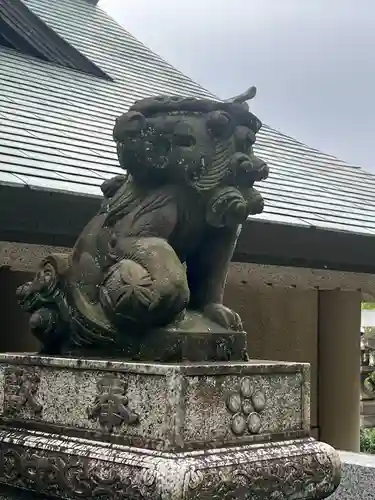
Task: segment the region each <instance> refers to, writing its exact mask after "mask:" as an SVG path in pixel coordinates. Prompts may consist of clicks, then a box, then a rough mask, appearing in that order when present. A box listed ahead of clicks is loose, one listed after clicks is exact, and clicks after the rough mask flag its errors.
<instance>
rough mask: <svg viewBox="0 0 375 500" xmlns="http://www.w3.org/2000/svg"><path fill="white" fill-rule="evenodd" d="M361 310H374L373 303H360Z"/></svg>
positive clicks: (374, 305) (374, 303) (374, 304)
mask: <svg viewBox="0 0 375 500" xmlns="http://www.w3.org/2000/svg"><path fill="white" fill-rule="evenodd" d="M361 308H362V309H375V302H362V305H361Z"/></svg>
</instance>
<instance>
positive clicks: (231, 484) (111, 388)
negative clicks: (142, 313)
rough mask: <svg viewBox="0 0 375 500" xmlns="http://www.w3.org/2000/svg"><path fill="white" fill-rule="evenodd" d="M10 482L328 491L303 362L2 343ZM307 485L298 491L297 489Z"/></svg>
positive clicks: (36, 487) (266, 494) (82, 494)
mask: <svg viewBox="0 0 375 500" xmlns="http://www.w3.org/2000/svg"><path fill="white" fill-rule="evenodd" d="M0 374H1V375H0V399H1V404H0V483H2V484H6V485H9V486H14V487H17V488H25V489H27V490H28V491H32V492H35V493H37V494H40V493H43V494H46V495H50V496H57V497H60V498H68V499H72V500H75V499H79V498H98V499H103V500H104V499H108V500H117V499H118V500H120V499H123V498H131V499H133V498H134V499H135V498H137V499H143V500H148V499H149V500H190V499H191V500H193V499H194V500H197V499H199V500H211V499H213V498H217V499H220V500H233V499H238V500H264V499H266V498H267V499H271V500H284V499H285V500H286V499H289V498H299V499H306V500H307V499H320V498H325V497H327V496H328V495H329V494H330V493H331V492H332V491H333V490H334V489H335V488H336V486H337V484H338V482H339V477H340V464H339V460H338V456H337V454H336V452H335V451H334V450H333V449H332V448H331V447H329V446H328V445H325V444H322V443H318V442H317V441H315V440H314V439H311V438H310V437H309V430H310V422H309V370H308V366H307V365H305V364H301V363H274V362H267V361H250V362H247V363H243V362H241V363H205V364H202V363H186V364H156V363H135V362H133V363H130V362H124V361H115V360H111V361H105V360H100V359H98V360H94V359H91V360H90V359H84V358H76V359H74V358H64V357H49V356H44V357H43V356H32V355H11V354H3V355H0ZM296 495H297V496H296Z"/></svg>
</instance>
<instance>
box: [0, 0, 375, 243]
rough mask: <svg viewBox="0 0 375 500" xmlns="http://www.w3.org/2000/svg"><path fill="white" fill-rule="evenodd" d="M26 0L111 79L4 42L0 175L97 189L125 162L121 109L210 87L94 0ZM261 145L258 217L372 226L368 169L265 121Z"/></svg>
mask: <svg viewBox="0 0 375 500" xmlns="http://www.w3.org/2000/svg"><path fill="white" fill-rule="evenodd" d="M23 1H24V3H25V4H26V5H27V6H28V7H29V9H31V10H32V11H33V12H34V13H35V14H37V15H38V16H39V17H40V18H41V19H42V20H43V21H44V22H45V23H46V24H47V25H48V26H49V27H50V28H52V29H53V30H55V32H56V33H57V34H58V35H60V36H61V37H62V38H64V39H65V40H66V41H67V42H68V43H69V44H70V45H72V46H73V47H74V48H75V49H77V50H78V51H79V52H80V53H81V54H82V55H84V56H85V57H86V58H88V59H89V60H90V61H91V62H92V63H94V64H95V65H96V66H98V67H99V68H100V69H101V70H102V71H103V72H104V73H105V74H107V75H108V76H109V77H110V78H111V79H112V80H113V81H106V80H104V79H102V78H98V77H95V76H92V75H90V74H85V73H83V72H78V71H74V70H71V69H68V68H64V67H61V66H58V65H56V64H51V63H48V62H45V61H41V60H38V59H37V58H32V57H29V56H26V55H23V54H21V53H18V52H16V51H14V50H11V49H6V48H2V47H0V183H1V184H3V185H4V184H7V185H13V186H18V187H21V186H24V185H27V186H29V187H31V188H35V189H43V190H55V191H65V192H71V193H75V194H77V195H85V196H90V197H92V196H100V195H101V192H100V189H99V186H100V184H101V183H102V182H103V179H107V178H109V177H111V176H113V175H115V174H118V173H119V172H120V169H119V167H118V164H117V159H116V151H115V145H114V143H113V141H112V128H113V124H114V119H115V117H116V116H117V115H118V114H119V113H121V112H123V111H124V110H126V109H127V108H128V107H129V105H131V104H132V103H133V102H134V100H136V99H139V98H142V97H146V96H149V95H153V94H159V93H162V94H168V93H170V94H179V95H186V96H188V95H193V96H210V97H212V94H210V93H209V92H208V91H207V90H205V89H203V88H202V87H200V86H199V85H198V84H196V83H194V82H193V81H192V80H191V79H189V78H188V77H186V76H185V75H183V74H182V73H180V72H179V71H177V70H176V69H175V68H173V67H172V66H170V65H169V64H167V63H166V62H165V61H164V60H163V59H161V58H160V57H159V56H157V55H156V54H154V53H153V52H151V51H150V50H149V49H147V48H146V47H145V46H144V45H143V44H142V43H140V42H139V41H137V40H136V39H135V38H134V37H133V36H132V35H130V34H129V33H128V32H127V31H125V30H124V29H123V28H122V27H121V26H119V25H118V24H117V23H116V22H115V21H114V20H112V19H111V18H110V17H109V16H108V15H107V14H106V13H105V12H103V11H102V10H101V9H100V7H98V6H96V5H94V4H95V2H89V1H88V0H23ZM250 83H251V82H250ZM241 90H243V89H239V91H241ZM259 90H260V91H261V89H259ZM260 118H261V117H260ZM306 119H308V117H306ZM256 150H257V154H258V155H259V156H260V157H262V158H263V159H265V160H266V161H268V163H269V165H270V169H271V174H270V177H269V179H267V181H265V182H263V183H261V184H259V186H258V187H259V189H260V190H261V191H262V193H263V195H264V197H265V199H266V208H265V211H264V213H263V214H261V215H260V216H258V217H257V218H258V219H261V220H264V221H269V222H273V223H282V224H288V225H298V226H302V227H306V228H308V227H317V228H320V229H321V228H323V229H328V230H333V231H335V230H336V231H349V232H353V233H359V234H369V235H372V234H375V178H374V177H373V176H372V175H371V174H369V173H367V172H365V171H364V170H362V169H361V168H358V167H354V166H350V165H347V164H346V163H344V162H342V161H340V160H339V159H337V158H335V157H333V156H330V155H327V154H323V153H320V152H319V151H316V150H315V149H312V148H309V147H308V146H305V145H303V144H301V143H300V142H298V141H296V140H294V139H292V138H290V137H288V136H286V135H284V134H282V133H280V132H277V131H275V130H273V129H272V128H270V127H268V126H266V125H265V126H264V127H263V128H262V130H261V132H260V133H259V135H258V139H257V146H256Z"/></svg>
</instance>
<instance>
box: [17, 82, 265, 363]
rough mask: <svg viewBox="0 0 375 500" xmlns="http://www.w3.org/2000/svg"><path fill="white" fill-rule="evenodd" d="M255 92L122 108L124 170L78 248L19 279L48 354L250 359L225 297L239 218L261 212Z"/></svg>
mask: <svg viewBox="0 0 375 500" xmlns="http://www.w3.org/2000/svg"><path fill="white" fill-rule="evenodd" d="M254 96H255V88H254V87H252V88H251V89H249V91H248V92H246V93H244V94H242V95H240V96H237V97H236V98H233V99H231V100H229V101H227V102H217V101H214V100H210V99H197V98H193V97H190V98H186V97H181V96H156V97H150V98H147V99H142V100H141V101H138V102H136V103H135V104H134V105H133V106H132V107H131V108H130V109H129V111H127V112H126V113H124V114H122V115H121V116H119V117H118V119H117V120H116V123H115V125H114V129H113V138H114V140H115V142H116V146H117V154H118V160H119V164H120V166H121V167H122V168H123V169H124V170H125V171H126V173H124V175H120V176H117V177H115V178H113V179H111V180H108V181H106V182H104V184H103V186H102V191H103V195H104V199H103V203H102V206H101V209H100V210H99V213H98V214H97V215H96V216H95V217H94V218H93V219H92V220H91V221H89V222H88V224H87V226H86V228H85V229H84V230H83V231H82V233H81V235H80V236H79V238H78V240H77V242H76V244H75V246H74V248H73V250H72V252H71V253H67V254H51V255H49V256H48V257H47V258H46V259H44V260H43V262H42V263H41V265H40V268H39V271H38V273H37V274H36V276H35V278H34V280H33V281H32V282H31V283H26V284H25V285H23V286H22V287H20V288H19V289H18V298H19V301H20V304H21V306H22V307H23V308H24V309H25V310H26V311H28V312H29V313H30V314H31V317H30V328H31V330H32V332H33V333H34V335H35V336H36V337H37V338H38V339H39V340H40V341H41V343H42V345H43V351H42V352H43V353H47V354H55V355H56V354H70V353H75V354H76V355H82V353H83V352H85V353H87V352H89V351H90V353H89V354H88V355H89V356H95V355H99V356H108V355H110V356H121V357H122V358H124V359H130V360H134V359H142V360H147V361H153V360H156V359H157V360H159V361H174V362H181V361H184V360H185V359H187V360H189V361H205V360H218V361H222V360H236V361H238V360H242V359H243V356H244V351H245V350H246V349H245V348H246V345H244V333H243V327H242V322H241V318H240V317H239V315H238V314H237V313H235V312H234V311H232V310H231V309H229V308H228V307H225V306H224V305H223V303H222V300H223V291H224V286H225V281H226V276H227V272H228V268H229V264H230V261H231V258H232V255H233V251H234V248H235V245H236V241H237V238H238V236H239V233H240V229H241V224H242V223H243V222H245V221H246V219H247V217H248V216H249V215H251V214H256V213H260V212H261V211H262V210H263V198H262V196H261V195H260V193H258V191H257V190H256V189H254V183H256V182H258V181H262V180H264V179H266V178H267V176H268V167H267V165H266V164H265V163H264V162H263V161H262V160H260V159H259V158H257V157H256V156H255V155H254V151H253V144H254V142H255V138H256V133H257V132H258V131H259V129H260V128H261V125H262V124H261V122H260V121H259V120H258V118H257V117H256V116H254V115H253V114H252V113H250V112H249V106H248V105H247V103H246V100H247V99H251V98H253V97H254ZM228 332H230V333H231V335H228ZM188 333H194V334H203V333H205V334H206V335H205V338H204V337H203V336H202V338H198V335H193V336H192V338H191V339H188V338H184V335H185V336H186V334H188ZM225 333H227V335H225ZM235 333H238V335H239V338H238V340H237V339H236V338H235V336H234V334H235ZM214 334H216V335H214ZM217 334H222V335H221V339H220V348H218V336H217ZM210 337H212V338H210ZM205 340H206V341H205ZM164 343H165V348H164V351H166V352H164V351H163V350H161V349H160V348H159V346H160V345H161V344H164ZM151 344H152V345H156V346H157V349H156V352H154V349H153V348H152V347H151ZM239 344H241V348H240V349H239ZM202 346H203V349H202ZM163 347H164V346H163ZM77 353H78V354H77ZM201 353H205V354H204V355H202V356H201V357H200V355H201ZM153 356H156V359H155V358H153Z"/></svg>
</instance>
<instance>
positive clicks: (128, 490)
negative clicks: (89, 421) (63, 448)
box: [0, 448, 160, 500]
mask: <svg viewBox="0 0 375 500" xmlns="http://www.w3.org/2000/svg"><path fill="white" fill-rule="evenodd" d="M0 480H1V481H2V482H4V483H6V484H9V485H11V486H16V487H20V488H26V489H28V490H33V491H36V492H38V493H43V494H46V495H56V496H59V497H68V498H71V499H79V498H100V500H102V499H103V500H104V499H108V500H122V499H124V498H129V499H132V500H145V499H149V498H152V499H154V498H155V500H160V494H159V493H158V491H157V485H156V476H155V473H154V471H152V470H150V469H142V468H141V467H139V468H138V470H137V467H134V468H133V469H132V471H130V470H129V474H128V475H120V473H119V471H118V470H116V466H115V465H114V464H110V463H109V462H101V461H98V460H90V459H88V458H85V457H74V456H70V455H65V454H59V453H55V452H52V453H51V452H50V453H48V452H42V451H38V452H33V451H32V450H22V449H21V448H20V449H16V448H5V449H3V450H2V452H1V455H0Z"/></svg>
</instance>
